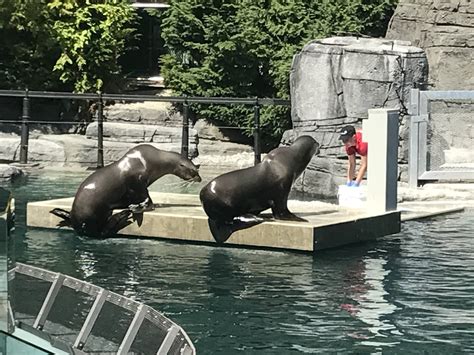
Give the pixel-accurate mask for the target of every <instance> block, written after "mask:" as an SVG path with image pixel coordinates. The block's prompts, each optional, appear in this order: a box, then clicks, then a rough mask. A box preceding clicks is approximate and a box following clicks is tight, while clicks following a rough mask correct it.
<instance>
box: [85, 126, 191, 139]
mask: <svg viewBox="0 0 474 355" xmlns="http://www.w3.org/2000/svg"><path fill="white" fill-rule="evenodd" d="M97 129H98V124H97V122H93V123H91V124H89V125H88V126H87V129H86V137H87V138H90V139H97ZM103 136H104V140H108V141H119V142H130V143H148V142H154V143H181V137H182V128H181V127H167V126H156V125H145V124H128V123H117V122H104V123H103ZM196 141H197V132H196V131H195V130H194V129H192V128H190V129H189V143H190V144H191V145H195V144H196Z"/></svg>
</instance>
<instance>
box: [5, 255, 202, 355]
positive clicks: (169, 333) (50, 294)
mask: <svg viewBox="0 0 474 355" xmlns="http://www.w3.org/2000/svg"><path fill="white" fill-rule="evenodd" d="M19 275H24V276H27V277H29V278H30V279H31V278H33V279H38V280H41V281H46V282H47V283H49V284H50V287H49V289H48V291H47V293H46V297H45V298H44V300H43V302H42V303H41V307H40V309H39V312H37V313H36V311H34V312H32V306H31V305H32V304H34V303H35V300H34V298H38V297H41V296H42V295H43V294H44V292H43V293H42V292H41V290H39V289H37V290H36V291H35V292H29V293H28V298H29V299H28V300H25V302H26V305H24V306H23V307H24V308H25V309H27V311H23V312H22V309H18V308H21V307H20V306H17V305H16V303H18V302H20V301H19V300H16V299H15V297H13V298H12V305H13V307H12V313H13V314H12V316H13V318H14V319H15V324H16V326H17V327H20V328H21V329H24V330H26V331H29V332H31V333H33V334H35V335H37V336H40V337H43V338H45V339H47V340H49V341H50V342H51V343H52V345H53V346H55V347H57V348H60V349H63V350H65V351H69V352H71V353H74V354H87V353H88V352H89V351H92V352H94V353H97V352H100V353H101V354H115V353H116V354H121V355H123V354H129V353H137V351H135V350H134V344H135V343H134V342H135V341H136V338H137V334H138V333H139V331H140V330H141V328H142V327H143V325H144V321H145V320H147V322H148V323H147V325H148V327H147V330H148V333H147V334H148V335H149V336H150V337H151V338H152V340H150V341H151V342H152V343H153V344H154V345H155V346H157V347H158V348H157V349H151V346H150V347H148V348H146V349H145V350H143V346H142V347H141V351H138V352H139V353H146V354H157V355H166V354H171V355H174V354H176V355H178V354H179V355H194V354H196V349H195V348H194V345H193V343H192V342H191V340H190V339H189V337H188V335H187V334H186V332H185V331H184V330H183V329H182V328H181V327H180V326H179V325H177V324H176V323H174V322H173V321H171V320H170V319H168V318H167V317H165V316H164V315H163V314H161V313H160V312H158V311H156V310H155V309H153V308H151V307H149V306H147V305H145V304H143V303H140V302H137V301H134V300H132V299H130V298H127V297H124V296H121V295H119V294H117V293H114V292H111V291H108V290H106V289H103V288H101V287H98V286H96V285H93V284H91V283H88V282H85V281H82V280H78V279H76V278H73V277H70V276H67V275H63V274H60V273H55V272H51V271H48V270H45V269H41V268H38V267H34V266H30V265H26V264H21V263H16V266H15V267H14V268H13V269H12V270H10V271H9V280H10V282H12V281H15V279H16V278H17V277H19ZM28 284H30V285H31V284H32V282H31V280H28ZM22 286H23V287H25V285H22ZM64 288H68V289H72V290H74V291H75V293H74V295H76V294H82V295H86V296H88V297H92V298H93V303H92V305H91V307H90V309H89V311H88V312H87V316H86V317H85V320H84V323H83V324H82V326H81V327H80V330H79V331H78V332H77V331H75V330H74V329H72V328H67V327H66V328H65V327H64V326H63V327H59V326H55V329H56V331H55V332H54V333H55V334H51V331H50V330H49V331H48V330H45V324H48V329H51V328H52V326H51V324H52V323H53V320H51V319H50V317H49V316H50V314H51V313H52V310H53V309H54V307H55V306H56V304H58V303H61V302H60V301H61V300H60V298H61V297H63V298H64V296H65V295H66V293H64V292H62V289H64ZM14 295H15V294H14ZM61 295H62V296H61ZM76 297H77V296H76ZM73 300H74V299H73ZM63 301H64V300H63ZM66 301H67V302H68V303H70V304H67V306H68V308H73V307H74V306H75V304H74V303H72V302H70V300H66ZM76 301H77V300H76ZM78 303H81V302H78ZM82 303H84V302H82ZM107 304H113V305H115V306H118V307H119V309H121V310H123V311H124V312H125V311H127V312H129V313H130V312H131V314H133V317H132V320H131V322H130V323H129V324H128V329H127V330H126V333H125V335H124V336H123V338H122V339H121V342H120V344H117V345H118V350H114V351H111V350H110V349H109V350H107V349H97V347H95V348H94V350H85V347H86V346H87V347H88V348H91V346H92V345H91V344H90V343H93V342H94V340H97V342H98V339H99V338H98V337H93V336H92V335H91V333H92V330H93V328H94V326H95V324H96V322H97V320H98V318H99V316H100V315H101V312H102V310H103V309H104V308H105V307H106V305H107ZM63 305H64V303H63ZM33 308H34V307H33ZM25 313H29V314H27V315H25ZM31 313H36V314H31ZM22 317H23V318H22ZM31 317H33V318H31ZM76 318H77V317H76ZM119 318H120V312H116V311H115V312H113V313H112V316H111V317H110V318H109V321H108V322H107V328H106V330H108V331H109V332H110V333H112V332H113V329H114V327H117V326H118V324H119V320H120V319H119ZM27 319H30V321H28V320H27ZM81 320H82V319H81ZM65 321H66V320H65ZM47 322H48V323H47ZM65 323H67V322H65ZM150 324H151V331H150ZM60 333H64V334H60ZM71 335H73V336H74V338H71ZM68 339H74V340H70V342H68ZM91 339H92V340H91ZM157 339H159V343H158V344H157V341H156V340H157ZM99 346H100V345H99Z"/></svg>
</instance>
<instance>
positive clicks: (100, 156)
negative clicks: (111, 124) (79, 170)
mask: <svg viewBox="0 0 474 355" xmlns="http://www.w3.org/2000/svg"><path fill="white" fill-rule="evenodd" d="M103 114H104V102H103V100H102V92H101V91H99V101H98V103H97V168H102V167H103V166H104V116H103Z"/></svg>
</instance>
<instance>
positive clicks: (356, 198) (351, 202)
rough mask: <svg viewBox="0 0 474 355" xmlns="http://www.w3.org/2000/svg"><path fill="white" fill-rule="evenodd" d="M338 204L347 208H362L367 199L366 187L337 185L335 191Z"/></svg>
mask: <svg viewBox="0 0 474 355" xmlns="http://www.w3.org/2000/svg"><path fill="white" fill-rule="evenodd" d="M337 198H338V200H339V206H343V207H349V208H363V207H365V203H366V201H367V187H366V186H358V187H353V186H346V185H339V190H338V192H337Z"/></svg>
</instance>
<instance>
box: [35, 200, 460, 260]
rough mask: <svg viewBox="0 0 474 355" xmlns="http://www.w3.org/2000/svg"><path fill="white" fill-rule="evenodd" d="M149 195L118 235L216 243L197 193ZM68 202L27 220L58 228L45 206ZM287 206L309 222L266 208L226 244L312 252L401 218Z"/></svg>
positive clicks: (395, 226) (317, 205) (316, 205)
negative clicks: (139, 215) (150, 207)
mask: <svg viewBox="0 0 474 355" xmlns="http://www.w3.org/2000/svg"><path fill="white" fill-rule="evenodd" d="M150 195H151V197H152V199H153V202H154V203H155V207H156V208H155V210H154V211H150V212H145V213H144V214H143V220H142V222H141V225H138V223H137V222H133V223H132V224H131V225H129V226H127V227H126V228H124V229H122V230H121V231H120V233H119V234H121V235H124V236H131V237H149V238H161V239H172V240H180V241H189V242H198V243H210V244H216V242H215V241H214V238H213V237H212V234H211V232H210V230H209V226H208V218H207V216H206V214H205V213H204V211H203V209H202V207H201V204H200V201H199V197H198V196H197V195H189V194H175V193H159V192H151V193H150ZM72 201H73V198H72V197H71V198H62V199H56V200H48V201H38V202H30V203H28V206H27V225H28V226H30V227H42V228H57V224H58V222H59V221H60V220H59V218H58V217H56V216H54V215H52V214H51V213H49V211H50V210H52V209H53V208H56V207H58V208H64V209H70V208H71V205H72ZM288 207H289V209H290V211H292V212H293V213H294V214H296V215H298V216H300V217H303V218H305V219H307V220H308V222H290V221H276V220H272V218H271V213H270V211H265V212H264V213H262V216H263V217H268V221H265V222H263V223H261V224H258V225H256V226H253V227H250V228H247V229H244V230H240V231H237V232H235V233H234V234H232V236H231V237H230V238H229V239H228V240H227V241H226V242H225V244H231V245H240V246H247V247H261V248H276V249H287V250H297V251H306V252H313V251H317V250H322V249H327V248H335V247H339V246H343V245H346V244H352V243H358V242H364V241H369V240H374V239H376V238H377V237H381V236H385V235H389V234H395V233H398V232H399V231H400V223H401V220H402V217H401V212H400V211H395V212H387V213H382V214H369V213H368V212H366V211H364V210H362V209H351V208H344V207H340V206H338V205H334V204H330V203H323V202H319V201H311V202H308V201H295V200H290V201H289V202H288ZM446 210H447V208H444V209H443V208H441V207H438V208H437V209H432V210H430V216H432V215H435V214H439V213H446V212H453V210H452V209H449V211H446ZM458 210H459V209H458ZM417 211H418V212H417ZM417 216H420V217H426V211H423V209H421V210H420V209H419V208H418V210H417V209H411V210H410V215H409V216H407V217H409V218H406V219H414V218H416V217H417Z"/></svg>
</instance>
